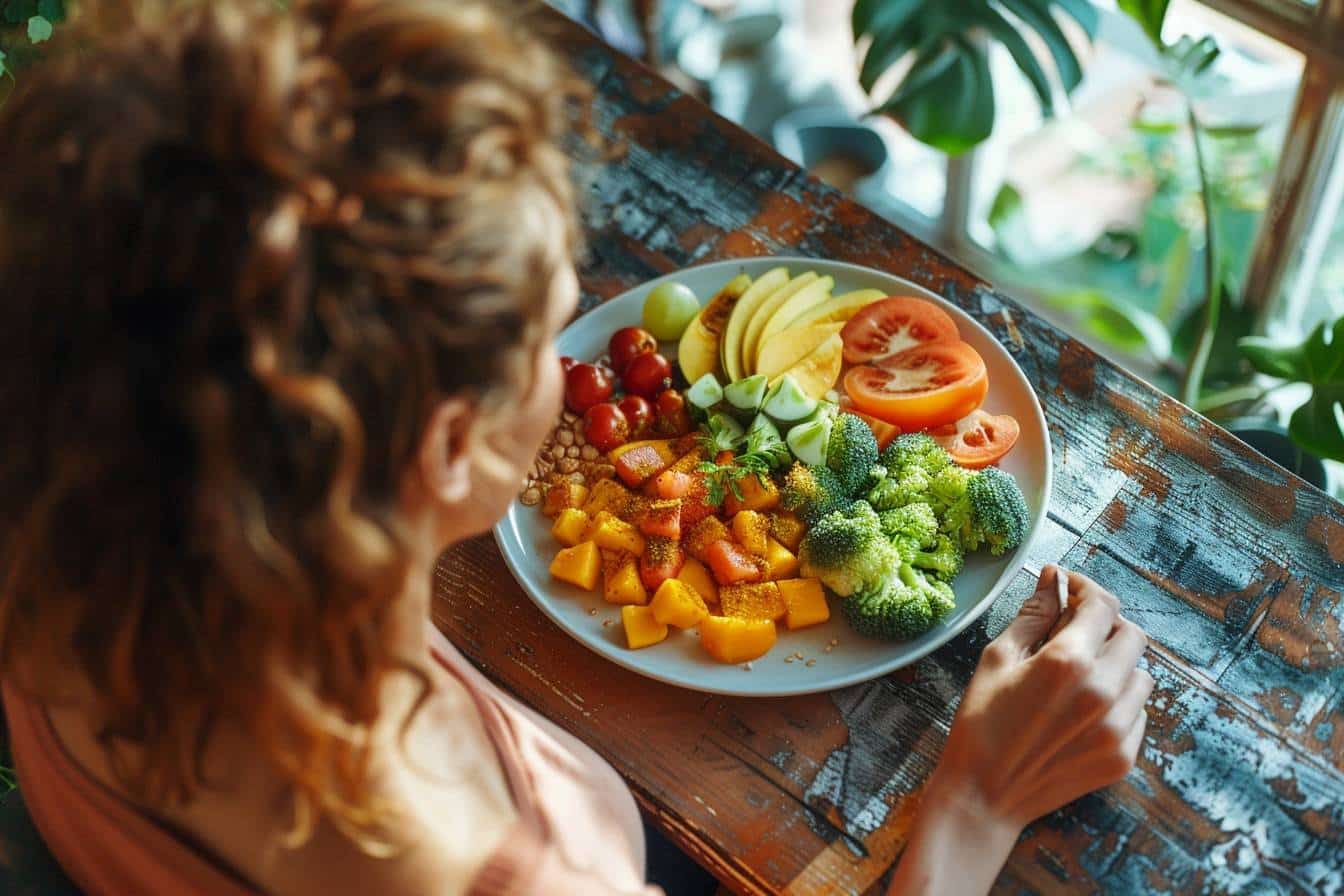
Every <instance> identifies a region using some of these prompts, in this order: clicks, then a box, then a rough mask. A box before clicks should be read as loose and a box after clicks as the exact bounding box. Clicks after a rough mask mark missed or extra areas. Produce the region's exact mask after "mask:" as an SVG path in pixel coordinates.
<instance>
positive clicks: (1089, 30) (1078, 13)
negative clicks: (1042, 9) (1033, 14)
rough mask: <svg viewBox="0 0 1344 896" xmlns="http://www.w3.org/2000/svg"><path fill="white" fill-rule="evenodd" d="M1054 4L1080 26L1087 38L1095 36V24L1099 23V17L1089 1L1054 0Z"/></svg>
mask: <svg viewBox="0 0 1344 896" xmlns="http://www.w3.org/2000/svg"><path fill="white" fill-rule="evenodd" d="M1055 2H1056V3H1058V4H1059V5H1060V7H1061V8H1062V9H1063V10H1064V11H1065V12H1066V13H1068V14H1069V15H1070V16H1072V17H1073V20H1074V21H1075V22H1077V23H1078V24H1079V25H1081V26H1082V28H1083V31H1084V32H1086V34H1087V36H1088V37H1096V36H1097V24H1098V23H1099V22H1100V21H1101V17H1100V16H1099V15H1098V14H1097V8H1096V7H1095V6H1093V5H1092V4H1091V3H1090V2H1089V0H1055Z"/></svg>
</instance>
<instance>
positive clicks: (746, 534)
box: [731, 510, 770, 557]
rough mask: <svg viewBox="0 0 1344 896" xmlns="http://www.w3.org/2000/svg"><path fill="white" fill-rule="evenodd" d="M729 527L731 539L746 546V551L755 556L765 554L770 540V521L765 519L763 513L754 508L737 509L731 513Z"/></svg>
mask: <svg viewBox="0 0 1344 896" xmlns="http://www.w3.org/2000/svg"><path fill="white" fill-rule="evenodd" d="M731 528H732V533H733V539H734V540H735V541H736V542H737V543H738V544H740V545H742V547H744V548H746V549H747V553H749V554H752V555H754V556H757V557H764V556H765V550H766V547H767V546H768V542H769V541H770V521H769V520H768V519H766V516H765V514H763V513H757V512H756V511H754V510H739V511H738V512H737V513H735V514H734V515H733V523H732V527H731Z"/></svg>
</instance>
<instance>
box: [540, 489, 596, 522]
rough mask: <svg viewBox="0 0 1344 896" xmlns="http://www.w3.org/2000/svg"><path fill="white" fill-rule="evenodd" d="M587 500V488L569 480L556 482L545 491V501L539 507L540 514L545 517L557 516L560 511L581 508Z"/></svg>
mask: <svg viewBox="0 0 1344 896" xmlns="http://www.w3.org/2000/svg"><path fill="white" fill-rule="evenodd" d="M587 500H588V486H586V485H584V484H582V483H579V482H570V481H569V480H565V481H563V482H557V483H554V484H553V485H552V486H551V487H550V488H548V489H546V501H545V503H543V504H542V505H541V512H542V513H544V514H546V516H559V514H560V511H562V510H567V509H569V508H571V507H574V508H578V507H582V506H583V503H584V502H585V501H587Z"/></svg>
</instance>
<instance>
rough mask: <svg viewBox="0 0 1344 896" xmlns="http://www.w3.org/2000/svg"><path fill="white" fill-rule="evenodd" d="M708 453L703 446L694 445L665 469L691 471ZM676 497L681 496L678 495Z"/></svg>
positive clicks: (680, 471)
mask: <svg viewBox="0 0 1344 896" xmlns="http://www.w3.org/2000/svg"><path fill="white" fill-rule="evenodd" d="M707 456H708V453H707V452H706V451H705V449H704V448H701V447H700V446H698V445H697V446H696V447H695V448H693V449H691V450H690V451H687V452H686V453H684V454H682V455H681V457H678V458H677V459H676V461H675V462H674V463H673V464H672V466H670V467H668V468H667V469H668V470H669V471H671V472H673V473H693V472H695V468H696V467H698V466H700V465H701V464H702V463H704V462H705V458H706V457H707ZM677 497H681V496H680V495H678V496H677Z"/></svg>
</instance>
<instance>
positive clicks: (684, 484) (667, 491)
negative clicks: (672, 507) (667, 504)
mask: <svg viewBox="0 0 1344 896" xmlns="http://www.w3.org/2000/svg"><path fill="white" fill-rule="evenodd" d="M694 484H695V480H694V479H692V478H691V474H690V473H682V472H681V471H679V470H664V471H663V472H661V473H659V474H658V475H657V476H655V477H653V490H654V493H655V494H656V495H657V496H658V497H659V498H662V499H664V500H667V499H669V498H681V497H684V496H685V495H686V493H687V492H689V491H690V490H691V486H692V485H694Z"/></svg>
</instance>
